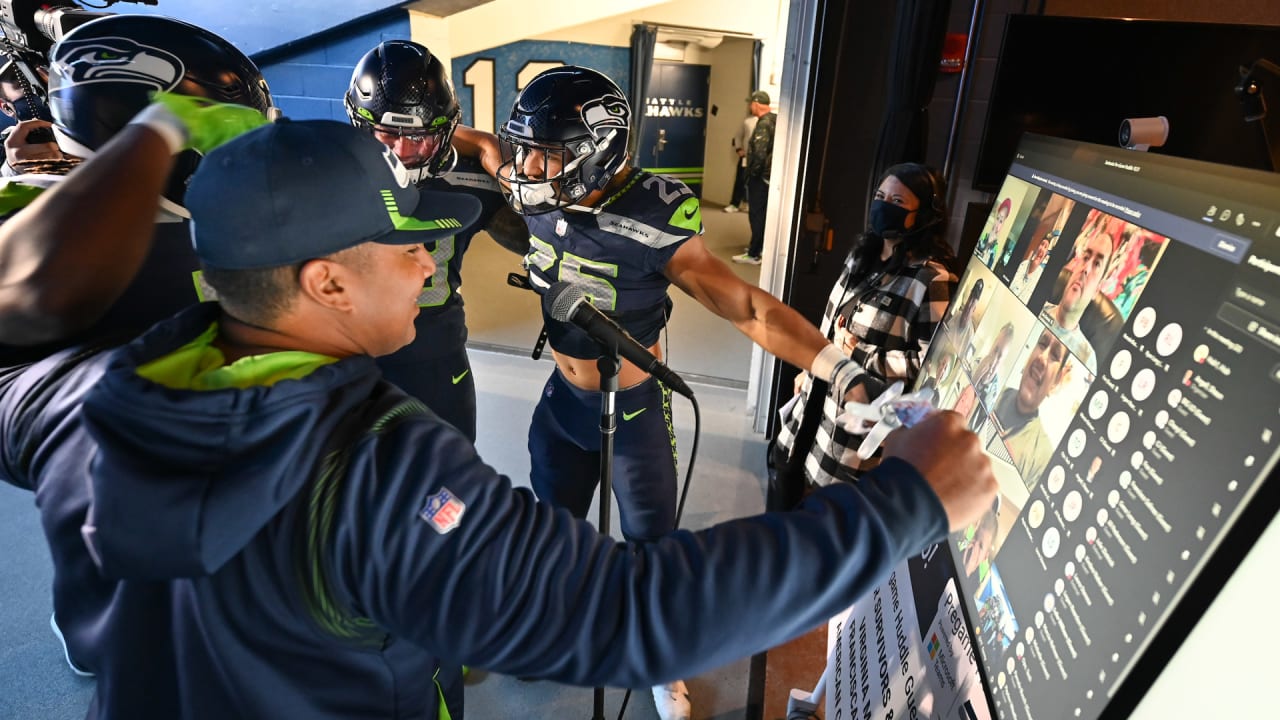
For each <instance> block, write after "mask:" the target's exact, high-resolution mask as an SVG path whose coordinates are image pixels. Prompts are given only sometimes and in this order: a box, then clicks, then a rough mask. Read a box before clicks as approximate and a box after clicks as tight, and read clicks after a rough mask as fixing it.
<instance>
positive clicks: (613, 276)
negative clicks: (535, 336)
mask: <svg viewBox="0 0 1280 720" xmlns="http://www.w3.org/2000/svg"><path fill="white" fill-rule="evenodd" d="M525 221H526V222H527V223H528V224H529V233H530V237H529V254H528V255H526V256H525V259H524V265H525V267H526V268H527V269H528V271H529V279H530V281H531V282H532V283H533V286H534V287H535V288H536V289H537V290H538V291H539V292H540V293H541V292H545V291H546V289H547V288H549V287H550V286H551V284H552V283H554V282H568V283H572V284H574V285H577V286H579V287H581V288H582V289H583V290H584V291H585V293H586V295H587V297H589V298H590V300H591V303H592V304H593V305H595V306H596V307H597V308H599V309H600V310H601V311H603V312H604V313H605V314H607V315H609V316H610V317H612V318H613V319H614V320H615V321H617V322H618V324H619V325H621V326H622V327H623V328H624V329H625V330H626V331H627V332H628V333H629V334H630V335H631V336H632V337H634V338H635V339H636V341H638V342H639V343H641V344H642V345H645V346H649V345H652V344H653V343H655V342H657V341H658V335H659V333H660V331H661V330H662V328H663V327H664V326H665V325H666V320H667V314H668V312H669V309H670V300H669V299H668V298H667V288H668V287H670V285H671V281H670V280H668V279H667V276H666V275H665V274H664V271H665V270H666V266H667V262H669V261H670V260H671V257H672V256H673V255H675V253H676V251H677V250H679V249H680V246H681V245H683V244H684V242H685V241H686V240H688V239H689V238H691V237H693V236H694V235H700V234H702V211H701V208H700V206H699V204H698V198H697V197H696V196H695V195H694V194H693V191H691V190H690V189H689V188H688V187H686V186H685V185H684V183H682V182H680V181H679V180H676V179H673V178H670V177H667V176H665V175H654V174H653V173H650V172H647V171H645V170H639V169H636V170H632V171H631V176H630V177H629V178H628V179H627V183H626V185H625V186H624V187H623V188H622V189H621V190H619V191H618V192H617V193H616V194H614V195H613V196H612V197H610V198H608V199H607V200H606V201H605V202H604V204H603V205H602V207H601V210H600V212H599V213H598V214H593V213H587V212H572V211H570V212H566V211H564V210H555V211H553V212H549V213H546V214H543V215H531V216H528V217H526V218H525ZM544 320H545V321H546V323H547V339H548V340H549V341H550V342H551V347H553V348H555V349H556V351H557V352H561V353H564V354H566V355H570V356H572V357H578V358H586V359H590V358H594V357H597V356H598V355H599V347H598V346H597V345H596V343H595V342H594V341H593V340H591V338H590V337H589V336H588V335H587V334H586V333H584V332H583V331H581V330H579V329H578V328H577V327H576V326H573V325H570V324H567V323H558V322H556V321H554V320H552V319H551V318H550V317H545V318H544Z"/></svg>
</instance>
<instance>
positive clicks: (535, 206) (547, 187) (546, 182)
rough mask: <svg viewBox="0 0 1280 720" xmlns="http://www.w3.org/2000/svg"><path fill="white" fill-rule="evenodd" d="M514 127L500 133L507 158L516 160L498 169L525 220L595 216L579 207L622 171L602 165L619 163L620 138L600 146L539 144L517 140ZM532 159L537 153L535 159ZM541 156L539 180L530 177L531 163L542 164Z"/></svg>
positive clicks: (610, 136) (584, 140) (611, 136)
mask: <svg viewBox="0 0 1280 720" xmlns="http://www.w3.org/2000/svg"><path fill="white" fill-rule="evenodd" d="M513 125H516V123H514V122H512V123H507V125H506V126H504V127H502V128H501V129H499V130H498V139H499V141H500V142H501V143H502V145H503V156H504V157H510V158H511V159H510V160H508V161H507V162H505V163H503V164H502V165H501V166H500V167H499V168H498V180H499V181H500V183H501V185H502V186H503V189H504V191H505V192H506V194H507V202H508V203H509V204H510V205H511V207H512V209H514V210H515V211H516V212H519V213H521V214H524V215H541V214H543V213H547V212H551V211H552V210H557V209H560V208H571V209H575V210H587V211H593V210H592V208H589V207H585V206H582V205H580V204H579V203H580V202H581V201H582V200H583V198H585V197H586V196H587V195H590V194H591V193H592V192H593V191H595V190H599V189H602V188H603V187H604V186H605V185H607V184H608V182H609V180H610V179H611V178H612V177H613V173H614V172H615V171H616V170H617V166H618V165H621V163H610V165H614V166H613V167H602V166H601V165H600V164H599V161H600V160H601V158H602V157H608V158H610V159H613V158H614V157H615V154H614V153H612V152H611V146H612V145H613V143H614V142H615V141H616V140H617V137H618V132H617V131H616V130H610V131H608V132H607V133H606V134H605V135H604V137H603V138H601V139H600V140H599V141H597V140H594V139H592V138H590V137H585V136H584V137H581V138H577V139H575V140H571V141H569V142H568V143H539V142H536V141H534V140H530V139H526V138H522V137H519V136H517V135H515V134H514V133H513V132H512V129H514V128H513V127H512V126H513ZM531 153H535V156H534V157H533V158H530V154H531ZM538 155H540V156H541V158H542V167H541V168H534V172H535V173H536V174H534V175H530V174H528V172H529V170H530V166H529V165H528V162H529V161H530V160H533V161H534V162H536V157H537V156H538ZM624 157H625V154H624Z"/></svg>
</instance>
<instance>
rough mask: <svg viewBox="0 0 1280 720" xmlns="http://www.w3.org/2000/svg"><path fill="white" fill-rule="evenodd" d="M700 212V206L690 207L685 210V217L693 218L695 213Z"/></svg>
mask: <svg viewBox="0 0 1280 720" xmlns="http://www.w3.org/2000/svg"><path fill="white" fill-rule="evenodd" d="M697 214H698V208H690V209H688V210H685V211H684V219H685V220H692V219H693V216H694V215H697Z"/></svg>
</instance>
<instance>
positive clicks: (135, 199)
mask: <svg viewBox="0 0 1280 720" xmlns="http://www.w3.org/2000/svg"><path fill="white" fill-rule="evenodd" d="M172 165H173V154H172V153H171V152H170V148H169V146H168V144H167V143H166V141H165V140H164V138H163V137H161V135H160V134H159V133H157V132H156V131H155V130H153V129H150V128H147V127H144V126H141V125H131V126H128V127H126V128H125V129H124V130H123V131H121V132H120V133H119V134H118V135H117V136H116V137H114V138H112V139H111V141H110V142H108V143H107V144H106V145H104V146H103V147H102V149H101V150H100V151H99V152H98V153H96V154H95V155H94V156H93V157H92V158H90V159H88V160H86V161H85V162H84V163H83V164H82V165H80V166H79V167H77V168H76V170H75V171H74V172H72V173H71V174H70V175H69V176H68V177H67V178H66V179H65V180H63V181H62V182H60V183H58V184H57V185H55V186H54V187H53V188H51V189H50V190H47V191H45V192H43V193H41V194H40V195H39V196H38V197H37V198H36V199H35V200H34V201H32V202H31V203H30V204H29V205H27V206H26V207H25V208H23V209H22V210H19V211H18V212H17V213H16V214H14V215H13V216H12V217H10V218H9V219H8V220H6V221H5V222H4V224H3V225H0V342H4V343H6V344H11V345H34V344H38V343H42V342H50V341H53V340H57V339H59V338H62V337H66V336H68V335H70V334H72V333H75V332H77V331H79V330H82V329H84V328H85V327H88V326H89V325H91V324H92V323H93V322H95V321H96V320H97V319H98V318H99V317H101V314H102V313H103V312H105V311H106V310H107V308H109V307H110V306H111V304H112V303H113V302H115V300H116V299H117V298H118V297H119V296H120V294H121V293H122V292H124V290H125V288H126V287H128V285H129V283H130V282H131V281H132V280H133V277H134V275H135V274H136V273H137V271H138V269H139V268H140V267H141V265H142V262H143V260H144V259H145V258H146V256H147V252H148V251H149V249H150V247H151V238H152V234H153V232H154V230H155V219H156V212H157V211H158V210H159V206H160V195H161V193H162V192H163V191H164V186H165V181H166V179H167V178H168V176H169V170H170V168H171V167H172ZM14 189H15V188H12V187H11V188H10V190H14ZM7 191H8V190H7Z"/></svg>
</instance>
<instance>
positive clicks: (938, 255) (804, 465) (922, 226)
mask: <svg viewBox="0 0 1280 720" xmlns="http://www.w3.org/2000/svg"><path fill="white" fill-rule="evenodd" d="M945 198H946V183H945V181H943V179H942V178H941V176H940V175H939V174H938V173H937V172H936V171H934V170H933V169H931V168H929V167H926V166H924V165H920V164H918V163H903V164H900V165H894V166H893V167H891V168H889V169H888V170H886V171H885V173H884V175H883V176H881V180H880V184H879V187H878V188H877V189H876V193H875V198H874V199H873V200H872V201H871V207H870V212H869V213H868V221H867V229H866V230H865V231H864V232H863V233H862V234H861V235H860V236H859V237H858V239H857V241H856V242H855V243H854V246H853V248H852V250H851V251H850V252H849V255H848V257H847V258H845V264H844V271H843V272H842V273H841V275H840V279H839V280H837V281H836V284H835V287H833V288H832V290H831V295H830V297H829V299H828V301H827V308H826V311H825V312H824V314H823V318H822V331H823V332H825V333H826V334H827V336H828V337H830V338H831V339H832V341H833V342H834V343H835V344H836V345H838V346H840V347H842V348H843V349H844V350H845V352H847V353H848V354H849V357H850V358H852V359H853V361H854V362H856V363H858V364H860V365H862V367H863V368H865V369H866V371H867V372H866V374H865V375H864V376H863V378H865V380H864V382H863V383H862V384H861V385H860V386H858V387H855V388H854V390H853V391H852V393H851V395H850V396H849V397H846V400H860V401H866V400H867V399H872V400H874V399H875V398H876V397H878V396H879V395H880V394H881V393H882V392H883V391H884V390H885V388H887V387H888V386H889V385H891V384H892V383H893V382H894V381H897V380H901V381H903V383H904V384H905V385H906V387H907V389H910V388H911V386H912V384H913V383H914V382H915V380H916V376H917V375H919V373H920V363H921V361H922V360H923V358H924V355H925V351H926V350H928V348H929V341H930V339H931V338H932V337H933V333H934V330H935V329H937V327H938V323H939V322H940V321H941V320H942V316H943V313H944V312H945V311H946V309H947V305H948V304H949V303H950V302H951V295H952V293H953V292H955V289H956V284H957V282H958V278H957V277H956V273H955V271H954V269H953V265H954V263H955V256H954V255H953V253H952V251H951V247H950V246H949V245H948V244H947V243H946V240H945V238H944V236H945V234H946V227H947V211H946V200H945ZM815 385H818V386H820V387H817V388H815ZM796 393H797V394H798V395H799V396H800V397H799V401H798V402H795V403H794V404H793V405H791V406H790V407H789V408H788V409H789V412H787V413H786V415H785V418H784V423H783V425H782V427H781V428H780V429H779V432H778V436H777V439H776V442H775V444H774V447H773V449H772V450H771V452H770V466H771V467H770V469H771V471H775V472H776V473H777V475H776V476H775V478H774V479H773V482H774V484H775V495H777V496H780V497H782V498H784V499H783V500H782V501H781V503H780V504H787V503H789V502H790V501H791V500H792V499H794V500H799V497H800V496H801V494H802V490H803V487H804V482H802V481H800V480H799V478H800V476H801V472H803V477H804V479H805V481H807V482H809V483H816V484H819V485H826V484H829V483H831V482H832V481H833V480H837V479H842V478H845V479H847V478H850V477H853V476H856V474H857V471H858V469H859V468H860V467H861V468H865V466H866V465H867V463H861V462H860V461H859V460H858V458H857V455H856V450H857V449H858V446H859V445H860V444H861V443H862V436H861V435H857V436H854V435H850V434H849V433H846V432H845V431H844V429H842V428H841V427H839V426H838V425H837V424H836V422H835V419H836V416H837V415H838V414H839V413H840V412H841V410H842V407H841V405H840V404H838V403H837V402H836V401H835V400H834V399H832V398H830V397H829V393H828V392H827V388H826V387H825V383H815V382H814V380H813V378H812V377H811V376H810V375H809V374H808V373H801V374H800V375H799V376H798V377H797V378H796Z"/></svg>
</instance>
